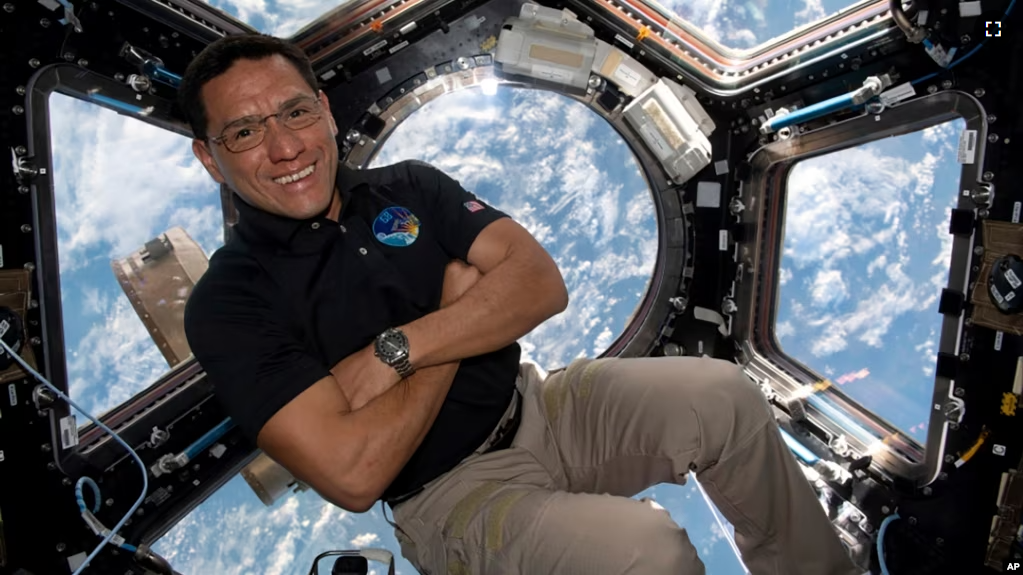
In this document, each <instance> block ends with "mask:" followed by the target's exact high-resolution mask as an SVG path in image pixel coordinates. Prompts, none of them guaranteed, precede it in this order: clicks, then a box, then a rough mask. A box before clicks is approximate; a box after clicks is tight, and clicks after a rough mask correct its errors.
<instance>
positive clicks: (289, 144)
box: [263, 119, 305, 162]
mask: <svg viewBox="0 0 1023 575" xmlns="http://www.w3.org/2000/svg"><path fill="white" fill-rule="evenodd" d="M263 137H264V139H265V141H264V142H263V143H264V145H266V149H267V153H268V154H269V156H270V160H271V161H274V162H279V161H283V160H291V159H294V158H295V157H297V156H298V155H299V154H301V153H302V152H303V151H304V150H305V143H304V142H302V138H299V137H298V133H297V132H295V131H294V130H291V129H289V128H287V127H286V126H284V125H283V124H281V123H280V122H279V121H278V120H276V119H270V120H268V121H267V122H266V133H265V134H264V135H263Z"/></svg>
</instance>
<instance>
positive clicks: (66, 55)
mask: <svg viewBox="0 0 1023 575" xmlns="http://www.w3.org/2000/svg"><path fill="white" fill-rule="evenodd" d="M64 59H65V60H67V61H68V62H73V61H74V60H75V54H74V52H64Z"/></svg>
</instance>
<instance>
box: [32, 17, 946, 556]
mask: <svg viewBox="0 0 1023 575" xmlns="http://www.w3.org/2000/svg"><path fill="white" fill-rule="evenodd" d="M336 4H337V3H336V2H327V1H323V0H303V1H302V2H278V1H277V0H224V1H219V0H215V1H214V2H213V5H214V6H215V7H217V8H220V9H222V10H224V11H226V12H228V13H230V14H232V15H234V16H236V17H238V18H239V19H241V20H243V21H245V22H248V23H249V24H251V25H252V26H253V27H255V28H257V29H259V30H261V31H264V32H267V33H271V34H275V35H279V36H284V37H286V36H288V35H291V34H293V33H294V32H296V31H297V30H298V29H299V28H301V27H302V26H304V25H305V24H307V23H308V22H309V21H311V20H312V19H314V18H315V17H317V16H319V15H320V14H322V13H323V12H325V11H327V10H328V9H331V8H333V7H335V6H336ZM845 7H846V5H845V4H844V3H843V2H841V1H839V0H782V1H777V2H775V1H774V0H770V2H769V1H768V0H750V1H746V2H733V1H730V0H725V1H715V0H699V1H694V2H675V3H672V4H670V5H666V8H668V9H670V10H673V11H675V12H676V13H677V14H678V15H679V16H680V17H682V18H685V19H687V20H689V21H690V22H692V23H694V24H695V25H697V26H699V27H700V28H701V29H703V30H704V32H705V33H706V34H707V35H708V36H709V37H710V38H712V39H714V40H716V41H718V42H720V43H722V44H724V45H726V46H729V47H732V48H737V49H745V48H751V47H754V46H756V45H759V44H760V43H762V42H765V41H767V40H769V39H771V38H775V37H778V36H780V35H783V34H784V33H786V32H787V31H789V30H791V29H792V28H794V27H798V26H801V25H804V24H806V23H809V22H812V21H814V20H817V19H819V18H821V17H823V16H825V15H827V14H832V13H834V12H836V11H837V10H839V9H842V8H845ZM50 114H51V134H52V135H53V138H52V146H53V152H54V176H55V179H56V189H55V193H56V201H57V223H58V240H59V251H60V271H61V290H62V303H63V316H64V317H63V320H64V326H65V345H66V348H67V349H66V351H67V358H68V372H69V384H70V390H71V396H72V398H74V399H75V400H77V401H78V402H80V404H81V405H82V406H83V407H85V408H86V409H88V410H90V411H92V412H94V413H97V414H102V413H103V412H105V411H107V410H109V409H110V408H112V407H114V406H116V405H118V404H120V403H122V402H124V401H126V400H128V399H129V398H131V397H132V396H133V395H134V394H136V393H138V392H139V391H141V390H142V389H144V388H146V387H147V386H148V385H150V384H151V383H152V382H153V381H154V380H155V379H157V378H158V377H160V376H161V375H162V374H163V373H165V372H166V370H167V364H166V362H165V360H164V359H163V357H162V355H161V354H160V353H159V351H158V350H157V349H156V347H155V345H154V344H153V343H152V340H151V339H150V338H149V337H148V335H147V333H146V330H145V328H144V326H143V325H142V323H141V321H140V320H139V319H138V317H137V316H136V314H135V312H134V310H133V309H132V307H131V305H130V304H129V302H128V301H127V299H126V298H125V296H124V295H123V293H122V291H121V289H120V287H119V285H118V284H117V281H116V279H115V278H114V276H113V274H112V273H111V270H110V260H112V259H116V258H121V257H124V256H125V255H127V254H129V253H131V252H132V251H134V250H136V249H138V248H139V247H140V246H142V245H143V244H144V243H145V242H146V241H148V240H150V239H152V238H153V237H156V236H157V235H159V234H160V233H162V232H163V231H165V230H167V229H169V228H170V227H173V226H181V227H183V228H184V229H185V230H187V232H188V233H189V234H190V235H191V237H193V238H194V239H195V240H196V241H197V242H198V243H199V244H200V245H201V246H202V247H203V249H204V250H205V252H206V253H207V254H208V255H210V254H212V253H213V252H214V251H215V250H216V249H218V248H219V247H220V246H221V245H222V223H221V212H220V203H219V195H218V191H217V187H216V186H215V185H214V183H213V182H212V180H211V179H210V178H209V176H208V175H207V174H206V172H205V170H204V169H203V168H202V166H201V165H200V164H199V162H198V161H197V160H195V158H194V157H193V155H192V152H191V149H190V141H189V140H188V139H187V138H184V137H182V136H180V135H177V134H173V133H170V132H167V131H164V130H161V129H159V128H156V127H153V126H151V125H148V124H144V123H142V122H140V121H138V120H136V119H133V118H130V117H127V116H123V115H118V114H116V113H114V112H111V111H109V110H106V109H103V108H100V107H98V106H95V105H93V104H90V103H87V102H84V101H81V100H77V99H75V98H72V97H70V96H65V95H61V94H54V95H53V96H52V97H51V100H50ZM962 129H963V125H962V123H961V121H956V122H949V123H946V124H942V125H938V126H933V127H930V128H927V129H925V130H922V131H920V132H916V133H912V134H907V135H905V136H900V137H897V138H890V139H887V140H884V141H879V142H874V143H870V144H866V145H863V146H859V147H856V148H850V149H847V150H843V151H840V152H836V153H832V154H829V155H826V156H822V157H818V158H815V159H812V160H807V161H804V162H801V163H800V164H798V165H797V166H796V168H795V169H794V171H793V173H792V174H791V176H790V179H789V185H788V194H789V196H788V201H787V212H786V227H785V230H786V231H785V240H784V257H783V260H782V264H781V271H780V275H781V281H782V283H783V286H782V289H781V293H780V296H779V301H778V306H779V307H778V317H777V322H776V326H775V330H776V334H777V337H778V338H779V341H780V344H781V346H782V348H783V349H784V350H785V352H786V353H788V354H789V355H791V356H792V357H794V358H797V359H798V360H799V361H802V362H803V363H804V364H805V365H807V366H808V367H810V368H811V369H812V370H814V371H815V372H817V373H818V374H820V376H821V377H822V378H830V379H832V381H835V382H837V384H839V385H841V386H842V388H843V391H845V392H846V393H848V394H849V395H850V396H851V397H853V398H854V399H855V400H856V401H858V402H860V403H861V405H863V406H864V407H867V408H868V409H871V410H873V411H874V412H876V413H878V414H879V415H881V416H882V417H884V418H886V419H888V420H889V421H890V422H892V423H893V424H894V425H896V426H897V427H899V428H900V429H901V430H902V431H903V433H905V434H906V435H908V436H910V437H912V438H914V439H916V440H917V441H920V442H923V441H924V439H925V437H926V425H927V417H928V406H929V404H930V398H931V393H932V391H933V384H934V381H933V371H934V363H935V352H936V342H937V337H938V335H937V334H938V332H939V329H938V328H939V325H940V323H939V322H940V316H939V315H938V313H937V297H938V295H939V293H940V288H941V287H942V286H943V285H944V282H945V279H946V277H947V269H948V261H949V258H950V246H951V237H950V236H949V235H948V234H947V233H945V232H946V231H947V221H948V209H949V208H950V207H951V206H952V205H953V202H954V201H955V198H956V193H957V190H956V188H957V182H958V174H959V166H958V164H957V163H956V154H955V150H956V140H957V137H958V134H959V132H960V131H961V130H962ZM58 135H59V137H58ZM412 158H414V159H419V160H423V161H426V162H429V163H431V164H433V165H435V166H436V167H438V168H440V169H442V170H443V171H445V172H446V173H448V174H449V175H451V176H452V177H454V178H455V179H457V180H458V181H459V182H460V183H461V184H462V186H463V187H465V188H466V189H468V190H471V191H473V192H475V193H476V194H477V195H478V196H480V198H482V199H483V200H485V201H487V202H488V203H491V204H492V205H494V206H496V207H498V208H499V209H501V210H503V211H505V212H506V213H508V214H509V215H511V216H512V217H513V218H514V219H515V220H516V221H518V222H519V223H521V224H522V225H523V226H525V227H526V228H527V229H528V230H529V231H530V232H531V233H532V234H533V235H534V236H535V237H536V238H537V239H538V240H539V241H540V243H541V244H543V245H544V247H545V248H546V249H547V250H548V252H550V254H551V255H552V256H553V257H554V259H555V261H556V262H557V264H558V265H559V267H560V269H561V272H562V274H563V276H564V277H565V280H566V283H567V285H568V288H569V292H570V304H569V307H568V309H567V310H566V311H565V312H563V313H561V314H559V315H557V316H555V317H554V318H552V319H550V320H549V321H547V322H546V323H544V324H543V325H541V326H539V327H538V328H537V329H535V330H534V331H533V332H532V333H530V334H528V335H527V336H526V337H524V338H523V339H522V340H521V344H522V349H523V359H525V360H529V361H534V362H536V363H538V364H539V365H541V366H542V367H544V368H546V369H548V370H550V369H554V368H556V367H560V366H563V365H566V364H567V363H569V362H570V361H571V360H572V359H574V358H577V357H594V356H597V355H599V354H601V353H602V352H604V351H605V350H606V349H607V348H608V347H609V346H610V345H611V344H612V343H613V342H614V340H615V339H616V338H617V337H618V335H619V334H621V333H622V330H623V328H624V327H625V325H626V324H627V322H628V321H629V319H630V316H631V315H632V313H633V312H634V311H635V309H636V307H637V305H638V304H639V302H640V301H641V299H642V298H643V297H644V295H645V293H646V289H647V283H648V280H649V278H650V276H651V272H652V270H653V265H654V261H655V258H656V251H657V238H658V233H659V232H658V227H657V223H656V220H655V217H654V206H653V202H652V199H651V195H650V190H649V188H648V186H647V184H646V181H645V178H644V176H643V175H642V174H641V172H640V169H639V167H638V164H637V163H636V161H635V159H634V157H633V156H632V154H631V152H630V150H629V148H628V146H627V145H626V144H625V142H624V141H623V140H622V139H621V137H620V136H619V135H618V134H617V133H616V132H615V131H614V130H613V129H612V128H611V127H610V126H609V125H608V124H607V123H606V122H604V121H603V120H602V119H601V118H600V117H599V116H597V115H596V114H594V113H593V112H591V111H590V110H589V109H588V108H586V107H585V106H584V105H582V104H579V103H577V102H575V101H573V100H571V99H569V98H567V97H564V96H562V95H559V94H555V93H550V92H543V91H532V90H526V89H519V88H511V87H501V88H500V89H499V90H498V91H497V93H496V94H494V95H486V94H483V93H482V92H480V91H478V90H466V91H462V92H456V93H453V94H449V95H445V96H443V97H441V98H439V99H437V100H435V101H433V102H430V103H429V104H427V105H426V106H425V107H424V108H423V109H422V110H419V111H417V112H416V113H415V114H413V115H412V116H411V117H409V118H408V119H407V120H406V121H405V122H404V123H402V124H401V125H400V126H398V128H397V129H396V130H395V132H394V133H393V134H392V135H391V137H390V138H389V139H388V141H387V142H386V144H385V145H384V146H383V149H382V150H381V152H380V153H379V154H378V156H377V157H376V158H374V160H373V164H374V165H387V164H391V163H394V162H398V161H401V160H405V159H412ZM714 159H715V160H717V159H720V156H719V155H718V154H717V153H716V154H715V156H714ZM154 174H158V177H154ZM696 281H699V278H698V277H697V278H696ZM79 422H80V423H84V422H85V418H83V417H80V418H79ZM637 497H649V498H652V499H654V500H656V501H657V502H658V503H659V504H660V505H662V506H663V507H664V508H665V509H666V510H667V511H668V512H669V513H670V514H671V516H672V517H673V518H674V520H675V521H677V522H678V523H679V524H680V525H681V526H683V527H684V528H685V529H686V530H687V531H688V534H689V537H690V539H691V541H692V542H693V544H694V545H695V546H696V548H697V550H698V551H699V553H700V555H701V557H702V559H703V561H704V563H705V565H706V567H707V572H708V573H710V574H713V575H731V574H741V573H745V572H746V571H745V569H744V567H743V566H742V564H741V562H740V561H739V560H738V559H737V556H736V553H735V551H734V546H733V544H732V543H731V528H730V527H729V526H728V524H727V523H726V522H725V521H724V520H723V518H722V517H721V516H720V514H718V512H717V511H716V509H714V508H713V506H711V505H709V504H708V502H707V500H706V498H705V497H704V496H703V493H702V491H701V488H700V487H699V484H698V481H690V482H689V483H688V484H687V485H686V486H675V485H660V486H654V487H651V488H650V489H647V490H646V491H644V492H642V493H640V494H637ZM97 542H98V540H97ZM353 548H385V549H388V550H390V551H392V552H393V553H395V555H396V556H397V557H396V567H397V572H398V573H402V574H404V575H412V574H413V573H415V570H414V569H413V568H412V566H411V565H410V564H409V563H408V562H407V561H405V560H404V559H403V558H401V557H400V552H399V547H398V544H397V542H396V540H395V538H394V535H393V533H392V529H391V527H390V526H389V525H388V524H387V523H386V522H385V521H384V517H383V516H382V514H381V508H380V507H379V506H377V507H374V508H373V509H372V510H370V511H368V512H366V513H362V514H356V513H349V512H346V511H344V510H342V509H339V508H337V507H335V506H333V505H331V504H329V503H326V502H325V501H323V500H322V499H321V498H320V497H319V496H318V495H316V494H315V493H313V492H310V491H307V492H301V493H296V494H290V495H288V496H286V497H282V498H281V499H280V500H278V501H277V502H276V503H275V504H274V505H273V506H272V507H266V506H264V505H263V504H262V503H261V502H260V501H259V499H258V498H257V497H256V495H255V494H254V493H253V492H252V490H251V489H250V488H249V487H248V485H247V484H246V483H245V481H244V480H243V479H242V478H241V477H240V476H236V477H234V478H232V479H231V480H229V481H228V482H227V483H226V484H225V485H224V487H223V488H222V489H220V490H219V491H217V492H216V493H215V494H214V495H212V496H211V497H210V498H209V499H207V500H206V501H204V502H203V503H202V504H201V505H199V506H198V507H197V508H196V509H195V510H193V511H192V512H191V513H190V514H189V515H187V516H186V517H185V518H184V519H183V520H182V521H181V522H180V523H179V524H177V525H176V526H174V527H173V528H172V529H171V530H170V531H169V532H168V533H166V534H165V535H164V536H163V537H162V538H160V539H159V540H158V541H157V542H156V543H155V550H156V551H157V552H158V553H160V554H161V555H163V556H164V557H166V558H167V559H168V560H170V562H171V563H172V565H173V566H174V569H175V570H176V571H178V572H181V573H183V574H185V575H191V574H209V573H217V574H224V575H233V574H250V573H251V574H267V575H283V574H296V575H297V574H304V573H307V572H308V570H309V566H310V562H311V561H312V559H313V558H314V557H315V556H316V555H317V554H319V553H321V552H323V551H326V550H330V549H353ZM324 565H325V566H324V569H327V570H328V571H329V566H328V564H327V563H326V562H324ZM375 572H376V573H384V572H385V570H384V569H383V568H382V567H380V566H379V565H377V566H376V569H375Z"/></svg>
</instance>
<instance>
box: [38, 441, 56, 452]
mask: <svg viewBox="0 0 1023 575" xmlns="http://www.w3.org/2000/svg"><path fill="white" fill-rule="evenodd" d="M40 449H42V450H43V453H49V452H50V451H51V450H52V449H53V447H51V446H50V444H49V443H44V444H42V446H41V447H40Z"/></svg>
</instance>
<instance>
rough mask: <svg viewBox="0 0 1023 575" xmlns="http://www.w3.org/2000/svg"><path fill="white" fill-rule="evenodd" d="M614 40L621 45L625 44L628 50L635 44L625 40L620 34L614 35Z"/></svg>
mask: <svg viewBox="0 0 1023 575" xmlns="http://www.w3.org/2000/svg"><path fill="white" fill-rule="evenodd" d="M615 40H618V41H619V42H621V43H622V44H625V45H626V46H628V47H629V49H630V50H631V49H632V48H633V47H634V46H635V44H633V43H632V42H629V41H628V40H626V39H625V36H622V35H621V34H615Z"/></svg>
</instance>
